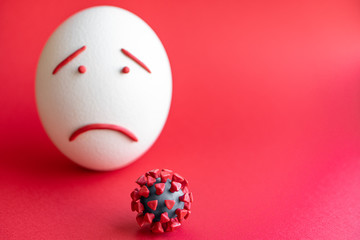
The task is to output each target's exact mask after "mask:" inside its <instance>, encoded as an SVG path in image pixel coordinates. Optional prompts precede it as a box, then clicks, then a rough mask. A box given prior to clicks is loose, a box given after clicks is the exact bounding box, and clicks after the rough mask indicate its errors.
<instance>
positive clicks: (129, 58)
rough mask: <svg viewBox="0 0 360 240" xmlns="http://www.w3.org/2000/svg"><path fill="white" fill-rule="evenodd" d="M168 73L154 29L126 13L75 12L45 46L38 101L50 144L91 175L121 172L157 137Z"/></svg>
mask: <svg viewBox="0 0 360 240" xmlns="http://www.w3.org/2000/svg"><path fill="white" fill-rule="evenodd" d="M171 95H172V78H171V69H170V64H169V60H168V57H167V54H166V52H165V49H164V47H163V45H162V44H161V42H160V40H159V38H158V37H157V35H156V34H155V32H154V31H153V30H152V29H151V28H150V27H149V26H148V25H147V24H146V23H145V22H144V21H143V20H142V19H140V18H139V17H137V16H136V15H134V14H133V13H130V12H128V11H126V10H124V9H121V8H117V7H110V6H99V7H93V8H89V9H85V10H83V11H80V12H78V13H77V14H75V15H73V16H71V17H70V18H69V19H67V20H66V21H65V22H64V23H62V24H61V25H60V26H59V27H58V28H57V29H56V30H55V32H54V33H53V34H52V35H51V37H50V38H49V40H48V41H47V43H46V45H45V47H44V49H43V51H42V54H41V57H40V60H39V63H38V68H37V74H36V100H37V107H38V111H39V115H40V119H41V121H42V124H43V126H44V128H45V130H46V132H47V134H48V135H49V137H50V139H51V140H52V142H53V143H54V144H55V145H56V146H57V147H58V149H59V150H60V151H61V152H63V153H64V154H65V155H66V156H67V157H69V158H70V159H71V160H73V161H74V162H76V163H78V164H79V165H81V166H84V167H86V168H90V169H94V170H112V169H116V168H120V167H123V166H125V165H127V164H129V163H131V162H132V161H134V160H136V159H137V158H139V157H140V156H141V155H142V154H143V153H145V152H146V151H147V150H148V149H149V148H150V147H151V145H152V144H153V143H154V142H155V140H156V139H157V137H158V136H159V134H160V132H161V130H162V128H163V126H164V124H165V121H166V118H167V115H168V112H169V108H170V102H171Z"/></svg>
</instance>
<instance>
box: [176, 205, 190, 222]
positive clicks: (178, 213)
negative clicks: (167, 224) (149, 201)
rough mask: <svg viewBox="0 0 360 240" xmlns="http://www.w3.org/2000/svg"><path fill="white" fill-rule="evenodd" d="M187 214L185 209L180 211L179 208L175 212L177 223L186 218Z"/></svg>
mask: <svg viewBox="0 0 360 240" xmlns="http://www.w3.org/2000/svg"><path fill="white" fill-rule="evenodd" d="M187 212H188V211H187V210H186V209H180V208H178V209H176V211H175V213H176V215H177V217H178V219H179V221H180V220H182V219H183V218H184V217H185V216H186V214H187Z"/></svg>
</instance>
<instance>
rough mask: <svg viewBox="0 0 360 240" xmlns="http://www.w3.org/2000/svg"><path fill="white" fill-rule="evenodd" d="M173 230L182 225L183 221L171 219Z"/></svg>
mask: <svg viewBox="0 0 360 240" xmlns="http://www.w3.org/2000/svg"><path fill="white" fill-rule="evenodd" d="M171 221H172V223H171V225H170V226H171V230H172V231H174V230H175V229H177V228H179V227H180V226H181V223H179V221H178V220H177V219H176V218H175V219H174V220H171Z"/></svg>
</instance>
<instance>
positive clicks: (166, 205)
mask: <svg viewBox="0 0 360 240" xmlns="http://www.w3.org/2000/svg"><path fill="white" fill-rule="evenodd" d="M136 183H137V184H139V185H140V189H138V188H136V189H135V190H134V191H133V192H132V193H131V195H130V196H131V198H132V202H131V210H132V211H136V212H138V215H137V216H136V221H137V222H138V224H139V225H140V227H142V226H144V224H145V223H151V231H152V232H155V233H163V232H164V231H166V232H171V231H173V230H174V229H176V228H178V227H180V226H181V222H182V221H183V220H184V219H187V218H188V217H189V216H190V214H191V211H190V208H191V203H192V202H193V195H192V193H191V192H189V189H188V184H189V183H188V181H187V180H186V179H185V178H183V177H181V176H180V175H179V174H177V173H173V171H171V170H168V169H163V170H161V171H160V170H159V169H154V170H151V171H149V172H147V173H145V175H142V176H141V177H139V179H138V180H137V181H136Z"/></svg>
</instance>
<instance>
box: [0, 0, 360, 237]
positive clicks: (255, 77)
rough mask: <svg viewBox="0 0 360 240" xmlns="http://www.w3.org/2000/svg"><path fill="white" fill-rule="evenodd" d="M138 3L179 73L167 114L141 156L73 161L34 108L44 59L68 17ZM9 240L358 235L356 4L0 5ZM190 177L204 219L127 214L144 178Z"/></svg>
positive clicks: (0, 226)
mask: <svg viewBox="0 0 360 240" xmlns="http://www.w3.org/2000/svg"><path fill="white" fill-rule="evenodd" d="M105 4H108V5H114V6H119V7H123V8H125V9H128V10H130V11H132V12H134V13H135V14H137V15H138V16H140V17H141V18H143V19H144V20H145V21H146V22H148V23H149V25H150V26H152V28H153V29H154V30H155V31H156V32H157V34H158V35H159V37H160V39H161V40H162V42H163V44H164V46H165V48H166V49H167V52H168V55H169V58H170V61H171V65H172V71H173V82H174V95H173V100H172V107H171V111H170V115H169V118H168V121H167V124H166V126H165V128H164V131H163V132H162V134H161V136H160V138H159V139H158V141H157V142H156V144H155V145H154V146H153V147H152V149H151V150H150V151H149V152H147V153H146V154H145V155H144V156H143V157H142V158H141V159H139V160H138V161H136V162H135V163H133V164H131V165H130V166H128V167H126V168H123V169H120V170H117V171H113V172H93V171H88V170H85V169H83V168H81V167H78V166H76V165H75V164H73V163H72V162H71V161H69V160H68V159H66V158H65V157H64V156H63V155H62V154H61V153H60V152H59V151H58V150H57V149H56V148H55V147H54V146H53V144H52V143H51V142H50V140H49V139H48V137H47V136H46V134H45V132H44V130H43V128H42V126H41V123H40V121H39V118H38V116H37V112H36V106H35V98H34V79H35V69H36V64H37V61H38V58H39V55H40V53H41V50H42V47H43V46H44V44H45V42H46V40H47V38H48V37H49V36H50V35H51V33H52V31H53V30H54V29H55V28H56V27H57V26H58V25H59V24H60V23H61V22H62V21H63V20H65V19H66V18H67V17H69V16H70V15H71V14H73V13H75V12H77V11H79V10H81V9H84V8H86V7H90V6H95V5H105ZM0 56H1V57H0V80H1V86H0V103H1V115H0V132H1V138H0V239H145V238H159V239H166V238H169V237H172V238H173V239H235V238H236V239H265V240H267V239H302V240H305V239H341V240H344V239H349V240H354V239H360V237H359V236H360V204H359V203H360V162H359V157H360V148H359V145H360V144H359V143H360V67H359V66H360V4H359V2H358V1H357V0H353V1H351V0H324V1H320V0H305V1H285V0H283V1H259V0H256V1H238V0H234V1H225V0H224V1H205V0H199V1H187V0H185V1H169V0H159V1H155V0H153V1H149V0H143V1H137V0H136V1H125V0H113V1H112V0H107V1H100V0H94V1H89V0H76V1H73V0H64V1H48V0H34V1H26V0H17V1H11V0H2V1H1V2H0ZM153 168H171V169H174V170H176V171H177V172H179V173H180V174H182V175H183V176H185V177H186V178H188V179H189V181H190V184H191V185H190V187H191V190H192V191H193V193H194V196H195V203H194V205H193V209H192V210H193V211H192V212H193V214H192V216H191V217H190V218H189V220H188V221H186V222H185V223H184V224H183V226H182V228H181V229H179V230H178V231H176V232H173V233H169V234H165V235H161V236H159V235H154V234H151V233H149V232H148V229H145V230H144V229H143V230H139V227H138V226H137V223H136V221H135V215H136V214H135V213H133V212H131V211H130V196H129V194H130V192H131V191H132V189H133V188H134V187H135V186H136V184H135V183H134V181H135V180H136V179H137V177H138V176H140V175H141V174H143V173H144V172H145V171H148V170H150V169H153Z"/></svg>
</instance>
